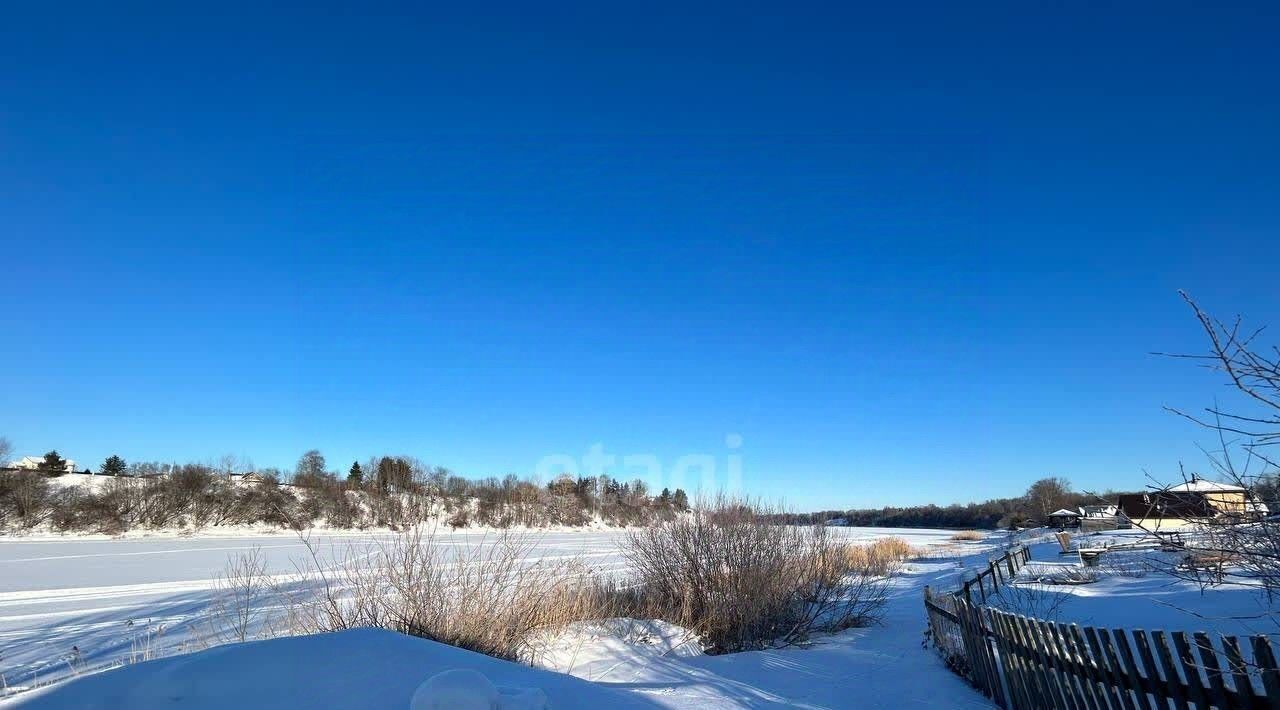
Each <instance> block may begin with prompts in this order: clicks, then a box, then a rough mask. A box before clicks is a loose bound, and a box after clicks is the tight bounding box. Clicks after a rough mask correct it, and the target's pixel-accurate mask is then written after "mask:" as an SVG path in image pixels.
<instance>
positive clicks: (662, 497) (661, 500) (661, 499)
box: [658, 488, 671, 508]
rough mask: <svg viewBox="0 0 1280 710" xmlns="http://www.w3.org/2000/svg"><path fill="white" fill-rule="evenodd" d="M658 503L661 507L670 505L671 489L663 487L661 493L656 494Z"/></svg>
mask: <svg viewBox="0 0 1280 710" xmlns="http://www.w3.org/2000/svg"><path fill="white" fill-rule="evenodd" d="M658 504H659V505H661V506H662V507H663V508H667V507H670V506H671V489H670V488H663V489H662V493H659V494H658Z"/></svg>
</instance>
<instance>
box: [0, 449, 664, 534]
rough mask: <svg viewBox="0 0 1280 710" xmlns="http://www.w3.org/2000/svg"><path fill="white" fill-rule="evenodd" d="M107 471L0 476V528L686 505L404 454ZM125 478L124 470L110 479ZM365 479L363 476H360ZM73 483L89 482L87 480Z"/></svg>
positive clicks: (598, 512) (590, 513)
mask: <svg viewBox="0 0 1280 710" xmlns="http://www.w3.org/2000/svg"><path fill="white" fill-rule="evenodd" d="M108 469H110V470H111V471H113V472H114V473H115V475H104V476H95V477H93V478H92V479H90V480H92V481H93V482H94V484H95V485H92V486H90V485H53V483H54V482H57V481H58V479H59V478H61V476H60V475H54V474H52V473H51V472H45V471H0V529H9V530H14V529H29V528H33V527H37V526H41V525H48V526H49V527H50V528H51V529H53V530H57V531H87V532H98V533H107V534H118V533H122V532H125V531H127V530H131V529H139V528H141V529H160V528H174V527H191V528H201V527H207V526H218V525H268V526H274V527H284V528H294V529H303V528H308V527H312V526H315V525H323V526H325V527H329V528H344V529H351V528H356V529H365V528H372V527H389V528H392V529H401V528H406V527H409V526H412V525H414V524H417V523H420V522H423V521H427V520H433V519H441V520H445V521H447V523H448V524H449V525H451V526H453V527H467V526H470V525H481V526H487V527H496V528H505V527H512V526H528V527H542V526H548V525H567V526H576V525H584V524H587V523H589V522H591V521H592V520H596V519H599V520H602V521H604V522H605V523H608V524H614V525H635V524H647V523H650V522H653V521H655V520H662V519H667V518H671V517H673V516H674V515H675V514H677V513H679V512H681V511H684V510H686V509H687V508H688V498H687V497H686V496H685V494H684V491H681V490H678V489H677V490H676V491H675V492H674V493H673V492H671V491H670V490H667V489H663V490H662V491H661V492H660V493H658V494H656V495H654V494H651V493H650V491H649V490H648V488H647V487H646V486H645V484H644V483H643V482H641V481H632V482H622V481H618V480H615V479H612V478H610V477H608V476H598V477H577V478H574V477H568V476H562V477H559V478H557V479H555V480H553V481H551V482H550V483H547V484H545V485H542V484H539V483H536V482H534V481H530V480H524V479H520V478H517V477H516V476H507V477H505V478H501V479H499V478H486V479H482V480H477V481H473V480H469V479H466V478H463V477H461V476H457V475H454V474H452V473H450V472H449V471H447V470H446V469H442V468H439V467H428V466H425V465H423V464H421V463H420V462H418V461H416V460H414V459H410V458H405V457H390V456H384V457H381V458H378V459H373V460H371V461H369V462H368V463H367V464H365V465H364V466H361V465H360V464H358V463H357V464H353V466H352V467H351V472H350V473H349V474H348V475H347V476H346V477H345V478H339V477H338V475H337V474H335V473H333V472H330V471H328V470H326V466H325V462H324V457H323V456H321V455H320V454H319V452H317V451H310V452H307V454H305V455H304V456H303V458H302V459H301V460H300V461H299V462H298V467H297V470H296V472H295V473H294V475H293V477H292V480H291V482H290V483H288V484H285V483H282V482H281V475H280V474H279V472H275V471H261V472H259V473H258V475H257V476H255V478H254V479H253V480H252V482H250V481H246V480H241V481H240V482H235V481H234V480H233V478H232V476H231V475H230V472H229V471H227V470H215V469H214V468H213V467H211V466H206V465H201V464H186V465H169V464H156V463H143V464H135V465H133V466H130V467H128V469H125V468H124V462H123V461H120V460H119V459H118V457H111V459H108V461H107V462H105V463H104V464H103V470H104V471H106V470H108ZM125 470H127V473H122V471H125ZM366 471H367V472H368V474H367V475H366V473H365V472H366ZM83 478H89V477H87V476H85V477H83Z"/></svg>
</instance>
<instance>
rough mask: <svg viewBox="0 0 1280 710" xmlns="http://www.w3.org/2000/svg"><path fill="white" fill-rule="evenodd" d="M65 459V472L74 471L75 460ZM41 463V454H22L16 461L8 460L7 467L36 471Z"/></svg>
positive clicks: (42, 459)
mask: <svg viewBox="0 0 1280 710" xmlns="http://www.w3.org/2000/svg"><path fill="white" fill-rule="evenodd" d="M65 461H66V468H65V469H64V471H65V472H66V473H75V472H76V462H75V461H72V460H71V459H65ZM42 463H44V457H43V456H23V457H22V458H20V459H18V460H17V461H12V462H10V463H9V468H13V469H18V470H20V471H38V470H40V464H42Z"/></svg>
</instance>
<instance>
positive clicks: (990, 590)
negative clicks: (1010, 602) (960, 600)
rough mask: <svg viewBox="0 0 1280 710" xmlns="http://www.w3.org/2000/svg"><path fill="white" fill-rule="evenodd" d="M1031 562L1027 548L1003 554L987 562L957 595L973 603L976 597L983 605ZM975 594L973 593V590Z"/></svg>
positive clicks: (1029, 551) (1015, 549)
mask: <svg viewBox="0 0 1280 710" xmlns="http://www.w3.org/2000/svg"><path fill="white" fill-rule="evenodd" d="M1030 561H1031V550H1030V549H1029V548H1027V547H1017V548H1014V549H1012V550H1009V551H1007V552H1005V553H1004V554H1003V555H1001V556H1000V557H998V558H996V559H993V560H990V561H988V562H987V568H986V569H984V570H981V571H979V572H978V574H977V575H975V576H974V577H973V579H970V580H969V581H967V582H965V583H964V586H963V587H961V588H960V591H959V592H957V594H958V595H959V596H961V597H964V600H965V601H967V602H969V603H973V598H974V597H975V596H978V597H979V598H980V599H981V600H982V603H983V604H986V603H987V597H988V596H994V595H995V594H996V593H997V592H999V591H1000V587H1001V586H1003V585H1006V584H1008V583H1009V580H1012V579H1013V578H1014V576H1016V575H1017V574H1018V570H1020V569H1022V567H1023V566H1024V565H1026V564H1027V563H1028V562H1030ZM975 589H976V590H977V593H976V594H975V593H974V590H975Z"/></svg>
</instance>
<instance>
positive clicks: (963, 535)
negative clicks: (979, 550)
mask: <svg viewBox="0 0 1280 710" xmlns="http://www.w3.org/2000/svg"><path fill="white" fill-rule="evenodd" d="M985 539H987V534H986V533H984V532H982V531H981V530H961V531H959V532H957V533H955V534H954V535H952V536H951V540H952V542H979V541H981V540H985Z"/></svg>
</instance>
